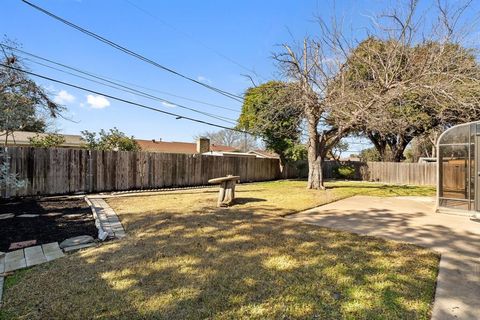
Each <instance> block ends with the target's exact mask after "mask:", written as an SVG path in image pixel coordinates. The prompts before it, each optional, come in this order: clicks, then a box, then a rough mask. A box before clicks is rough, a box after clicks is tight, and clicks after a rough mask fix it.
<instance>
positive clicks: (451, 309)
mask: <svg viewBox="0 0 480 320" xmlns="http://www.w3.org/2000/svg"><path fill="white" fill-rule="evenodd" d="M434 207H435V203H434V201H433V198H427V197H397V198H379V197H367V196H356V197H352V198H348V199H344V200H340V201H337V202H334V203H330V204H327V205H325V206H321V207H318V208H314V209H311V210H308V211H305V212H301V213H299V214H295V215H291V216H288V217H287V219H289V220H294V221H299V222H304V223H311V224H315V225H319V226H324V227H328V228H332V229H338V230H344V231H350V232H354V233H358V234H364V235H370V236H377V237H381V238H386V239H393V240H399V241H405V242H410V243H414V244H417V245H420V246H423V247H428V248H432V249H433V250H435V251H437V252H439V253H440V254H441V255H442V258H441V261H440V270H439V275H438V279H437V289H436V293H435V303H434V307H433V314H432V319H438V320H440V319H441V320H446V319H480V222H476V221H472V220H470V218H468V217H465V216H456V215H447V214H440V213H435V212H434Z"/></svg>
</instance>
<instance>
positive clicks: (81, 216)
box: [0, 197, 97, 251]
mask: <svg viewBox="0 0 480 320" xmlns="http://www.w3.org/2000/svg"><path fill="white" fill-rule="evenodd" d="M2 214H14V215H15V216H14V217H12V218H6V219H0V251H9V247H10V244H11V243H13V242H20V241H28V240H36V244H37V245H38V244H44V243H49V242H55V241H58V242H61V241H63V240H65V239H67V238H70V237H75V236H80V235H90V236H92V237H94V238H96V237H97V228H96V227H95V219H94V218H93V215H92V211H91V210H90V207H89V206H88V204H87V203H86V202H85V200H84V199H83V198H65V197H64V198H43V199H16V200H12V201H5V200H4V201H0V216H1V215H2ZM25 214H26V215H31V214H38V215H39V216H38V217H19V216H20V215H25ZM10 251H11V250H10Z"/></svg>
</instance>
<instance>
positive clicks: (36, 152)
mask: <svg viewBox="0 0 480 320" xmlns="http://www.w3.org/2000/svg"><path fill="white" fill-rule="evenodd" d="M7 154H8V161H9V163H10V172H12V173H17V174H18V178H19V179H24V180H25V181H26V183H27V185H26V187H24V188H21V189H17V190H3V196H5V194H6V195H9V196H32V195H59V194H72V193H83V192H102V191H119V190H131V189H152V188H163V187H185V186H199V185H207V184H208V179H211V178H215V177H221V176H225V175H227V174H233V175H238V176H240V177H241V180H242V181H266V180H274V179H277V178H279V177H280V169H279V163H278V159H262V158H250V157H248V158H247V157H216V156H204V155H198V154H196V155H187V154H170V153H147V152H127V151H118V152H116V151H98V150H86V149H63V148H56V149H53V148H52V149H45V148H32V147H8V153H7Z"/></svg>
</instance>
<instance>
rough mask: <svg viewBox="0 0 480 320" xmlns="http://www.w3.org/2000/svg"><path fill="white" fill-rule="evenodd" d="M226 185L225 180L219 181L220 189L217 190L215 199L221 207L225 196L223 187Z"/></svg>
mask: <svg viewBox="0 0 480 320" xmlns="http://www.w3.org/2000/svg"><path fill="white" fill-rule="evenodd" d="M226 187H227V183H226V182H222V183H220V190H219V191H218V200H217V207H222V204H223V199H224V198H225V189H226Z"/></svg>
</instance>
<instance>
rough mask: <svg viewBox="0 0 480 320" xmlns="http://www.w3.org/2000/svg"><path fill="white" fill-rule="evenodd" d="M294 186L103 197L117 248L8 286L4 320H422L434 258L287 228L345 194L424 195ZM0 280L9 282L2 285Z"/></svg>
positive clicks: (362, 187) (405, 190) (400, 247)
mask: <svg viewBox="0 0 480 320" xmlns="http://www.w3.org/2000/svg"><path fill="white" fill-rule="evenodd" d="M328 186H329V187H330V188H329V189H328V190H327V191H307V190H305V182H303V181H281V182H266V183H254V184H245V185H241V186H239V188H238V193H237V197H238V200H239V203H238V204H237V205H235V206H232V207H230V208H221V209H218V208H215V203H216V193H217V189H216V188H208V189H200V190H185V191H177V192H164V193H160V194H157V195H154V196H140V197H121V198H112V199H109V200H108V202H109V203H110V205H111V206H112V207H113V208H114V209H115V210H116V211H117V213H118V214H119V216H120V218H121V220H122V223H123V224H124V226H125V227H126V230H127V233H128V237H127V238H126V239H124V240H122V241H115V242H111V243H107V244H105V245H103V246H101V247H98V248H91V249H87V250H84V251H81V252H79V253H76V254H73V255H69V256H67V257H65V258H62V259H59V260H56V261H55V262H53V263H51V264H49V265H40V266H37V267H34V268H32V269H31V270H30V271H29V272H26V273H24V274H22V275H21V276H20V277H17V278H16V279H15V281H10V280H9V281H10V284H9V285H8V288H7V290H6V292H5V297H4V309H3V317H4V318H5V319H10V318H14V319H56V318H62V319H80V318H83V319H89V318H96V319H112V318H114V319H151V318H154V319H204V318H207V319H281V318H286V319H342V318H343V319H429V317H430V312H431V303H432V299H433V295H434V291H435V279H436V276H437V268H438V261H439V257H438V255H436V254H434V253H433V252H431V251H429V250H427V249H424V248H419V247H417V246H414V245H409V244H404V243H399V242H394V241H386V240H381V239H377V238H372V237H365V236H359V235H355V234H350V233H346V232H338V231H333V230H330V229H326V228H320V227H315V226H311V225H301V224H298V223H294V222H291V221H286V220H284V219H282V218H280V217H278V216H279V215H280V216H281V215H284V214H288V213H291V212H294V211H298V210H303V209H306V208H310V207H312V206H315V205H318V204H322V203H326V202H329V201H333V200H332V199H335V198H343V197H347V196H351V195H354V194H369V195H381V196H393V195H403V196H404V195H431V194H432V192H433V190H432V189H431V188H416V187H392V186H382V185H379V184H369V183H347V182H334V183H329V184H328ZM7 279H8V278H7Z"/></svg>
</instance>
